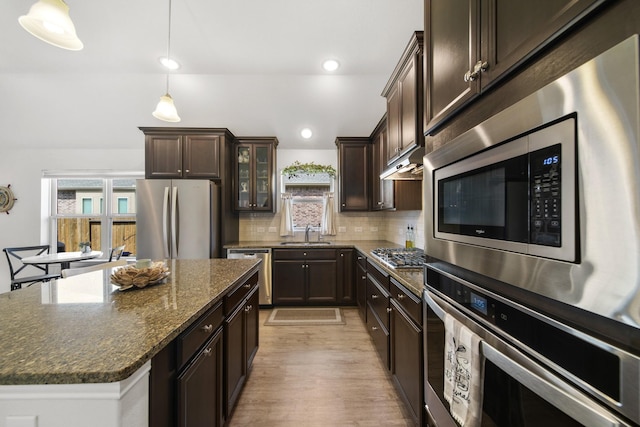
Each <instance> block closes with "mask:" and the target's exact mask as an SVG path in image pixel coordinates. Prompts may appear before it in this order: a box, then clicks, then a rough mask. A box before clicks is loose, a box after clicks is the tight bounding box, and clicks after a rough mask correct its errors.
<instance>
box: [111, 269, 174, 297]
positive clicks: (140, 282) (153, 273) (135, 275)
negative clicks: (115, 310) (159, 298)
mask: <svg viewBox="0 0 640 427" xmlns="http://www.w3.org/2000/svg"><path fill="white" fill-rule="evenodd" d="M170 274H171V272H170V271H169V269H168V268H167V266H166V265H165V263H164V262H152V263H151V266H149V267H143V268H137V267H135V266H133V265H130V266H127V267H123V268H120V269H118V270H115V271H114V272H113V274H111V283H113V284H114V285H116V286H118V287H119V288H120V290H121V291H125V290H127V289H132V288H138V289H139V288H144V287H147V286H150V285H157V284H158V283H161V282H162V281H163V280H164V279H166V278H167V277H169V275H170Z"/></svg>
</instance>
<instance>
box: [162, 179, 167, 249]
mask: <svg viewBox="0 0 640 427" xmlns="http://www.w3.org/2000/svg"><path fill="white" fill-rule="evenodd" d="M168 216H169V187H164V198H163V200H162V252H163V253H164V257H165V258H169V230H168V228H169V218H168Z"/></svg>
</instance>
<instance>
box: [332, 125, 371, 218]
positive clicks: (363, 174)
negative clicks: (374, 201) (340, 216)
mask: <svg viewBox="0 0 640 427" xmlns="http://www.w3.org/2000/svg"><path fill="white" fill-rule="evenodd" d="M336 146H337V147H338V188H339V191H340V212H348V211H368V210H369V204H370V200H371V195H370V192H371V190H370V185H369V174H370V173H371V142H370V140H369V138H367V137H357V138H354V137H339V138H336Z"/></svg>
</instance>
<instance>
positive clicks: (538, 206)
mask: <svg viewBox="0 0 640 427" xmlns="http://www.w3.org/2000/svg"><path fill="white" fill-rule="evenodd" d="M561 148H562V147H561V144H556V145H552V146H550V147H546V148H543V149H541V150H537V151H534V152H531V153H530V154H529V167H530V186H531V188H530V194H531V217H530V218H531V224H530V233H531V235H530V240H529V241H530V243H533V244H537V245H543V246H555V247H560V246H562V241H561V235H562V223H561V215H560V214H561V205H562V203H561V201H562V193H561V188H562V185H561V184H562V173H561V172H562V158H561Z"/></svg>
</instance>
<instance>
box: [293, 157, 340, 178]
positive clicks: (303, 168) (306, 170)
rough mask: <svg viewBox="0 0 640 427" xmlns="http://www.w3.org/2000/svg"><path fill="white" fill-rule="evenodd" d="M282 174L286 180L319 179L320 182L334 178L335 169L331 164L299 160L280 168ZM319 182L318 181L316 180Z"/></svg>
mask: <svg viewBox="0 0 640 427" xmlns="http://www.w3.org/2000/svg"><path fill="white" fill-rule="evenodd" d="M282 176H283V177H285V178H286V179H287V181H288V182H306V181H309V179H311V180H312V181H313V182H316V181H318V179H320V180H321V182H325V181H326V182H330V181H331V179H333V178H335V176H336V170H335V169H334V168H333V166H331V165H316V164H315V163H313V162H310V163H300V162H299V161H297V160H296V161H295V162H293V164H291V165H289V166H287V167H285V168H282ZM318 182H320V181H318Z"/></svg>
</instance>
